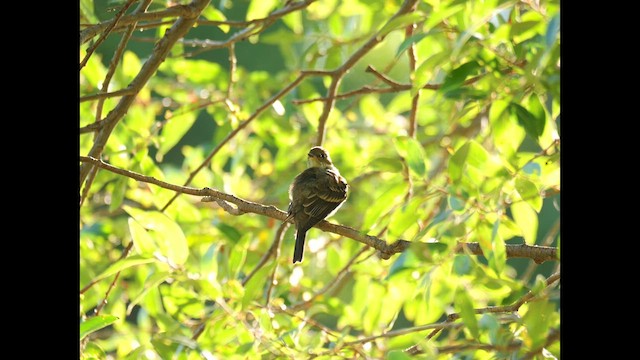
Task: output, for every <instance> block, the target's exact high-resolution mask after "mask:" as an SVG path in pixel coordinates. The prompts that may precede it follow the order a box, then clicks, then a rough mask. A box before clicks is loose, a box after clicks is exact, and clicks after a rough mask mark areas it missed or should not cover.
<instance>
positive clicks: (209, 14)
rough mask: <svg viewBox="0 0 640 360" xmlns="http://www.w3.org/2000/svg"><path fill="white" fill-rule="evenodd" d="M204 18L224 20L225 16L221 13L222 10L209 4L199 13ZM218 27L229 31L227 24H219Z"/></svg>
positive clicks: (225, 31)
mask: <svg viewBox="0 0 640 360" xmlns="http://www.w3.org/2000/svg"><path fill="white" fill-rule="evenodd" d="M201 15H202V16H203V17H204V18H205V19H207V20H209V21H226V20H227V17H226V16H225V15H224V13H222V11H220V10H218V9H216V8H215V6H213V5H209V6H207V7H206V8H204V10H203V11H202V14H201ZM218 28H219V29H220V30H222V31H223V32H224V33H227V32H229V25H225V24H220V25H218Z"/></svg>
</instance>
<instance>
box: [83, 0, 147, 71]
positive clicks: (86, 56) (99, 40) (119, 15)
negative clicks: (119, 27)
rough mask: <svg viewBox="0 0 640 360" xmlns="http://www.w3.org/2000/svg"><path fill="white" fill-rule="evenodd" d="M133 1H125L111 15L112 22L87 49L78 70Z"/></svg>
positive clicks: (85, 63)
mask: <svg viewBox="0 0 640 360" xmlns="http://www.w3.org/2000/svg"><path fill="white" fill-rule="evenodd" d="M134 1H136V0H129V1H127V3H126V4H124V6H122V9H120V11H118V13H117V14H116V16H114V17H113V22H112V23H111V24H110V25H109V26H107V28H106V29H105V30H104V32H103V33H102V35H100V37H99V38H98V40H97V41H96V42H95V43H94V44H93V45H91V46H90V47H89V48H88V49H87V53H86V54H85V56H84V58H83V59H82V61H80V69H79V70H82V68H83V67H84V66H85V65H87V62H88V61H89V58H90V57H91V55H93V52H94V51H96V49H97V48H98V46H100V44H102V42H103V41H104V40H105V39H106V38H107V36H109V34H110V33H111V30H112V29H113V28H114V27H115V26H116V24H118V21H120V18H122V15H124V13H125V12H127V10H128V9H129V7H130V6H131V4H133V2H134Z"/></svg>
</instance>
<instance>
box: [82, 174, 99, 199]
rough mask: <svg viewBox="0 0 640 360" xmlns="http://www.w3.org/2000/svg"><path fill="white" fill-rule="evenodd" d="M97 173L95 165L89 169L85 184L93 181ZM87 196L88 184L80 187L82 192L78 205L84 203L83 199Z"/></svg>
mask: <svg viewBox="0 0 640 360" xmlns="http://www.w3.org/2000/svg"><path fill="white" fill-rule="evenodd" d="M97 173H98V168H97V167H94V168H93V169H91V171H90V172H89V176H88V177H87V184H91V183H93V179H94V178H95V177H96V174H97ZM88 196H89V186H85V187H84V188H82V194H81V195H80V207H82V204H84V201H85V200H86V199H87V197H88Z"/></svg>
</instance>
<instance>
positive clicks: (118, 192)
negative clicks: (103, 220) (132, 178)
mask: <svg viewBox="0 0 640 360" xmlns="http://www.w3.org/2000/svg"><path fill="white" fill-rule="evenodd" d="M128 180H129V178H127V177H124V176H122V177H120V178H118V180H117V181H116V182H115V183H114V184H113V191H112V192H111V204H109V211H110V212H114V211H116V210H118V209H119V208H120V205H122V201H123V200H124V194H125V192H126V190H127V181H128Z"/></svg>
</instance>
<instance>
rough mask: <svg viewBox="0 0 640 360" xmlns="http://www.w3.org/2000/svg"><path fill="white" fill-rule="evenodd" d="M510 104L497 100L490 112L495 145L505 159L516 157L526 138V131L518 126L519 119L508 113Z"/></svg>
mask: <svg viewBox="0 0 640 360" xmlns="http://www.w3.org/2000/svg"><path fill="white" fill-rule="evenodd" d="M508 109H509V102H507V101H503V100H496V101H494V102H493V103H492V104H491V109H490V110H489V124H490V125H491V134H492V136H493V143H494V144H495V146H496V147H497V148H498V150H499V151H500V153H501V154H503V155H504V156H505V158H507V159H510V158H512V157H513V156H514V154H515V153H516V151H517V150H518V148H519V147H520V144H522V141H523V140H524V137H525V134H526V133H525V131H524V129H523V128H522V127H521V126H519V125H518V121H517V117H516V116H515V115H512V114H510V112H508V111H506V110H508Z"/></svg>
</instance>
